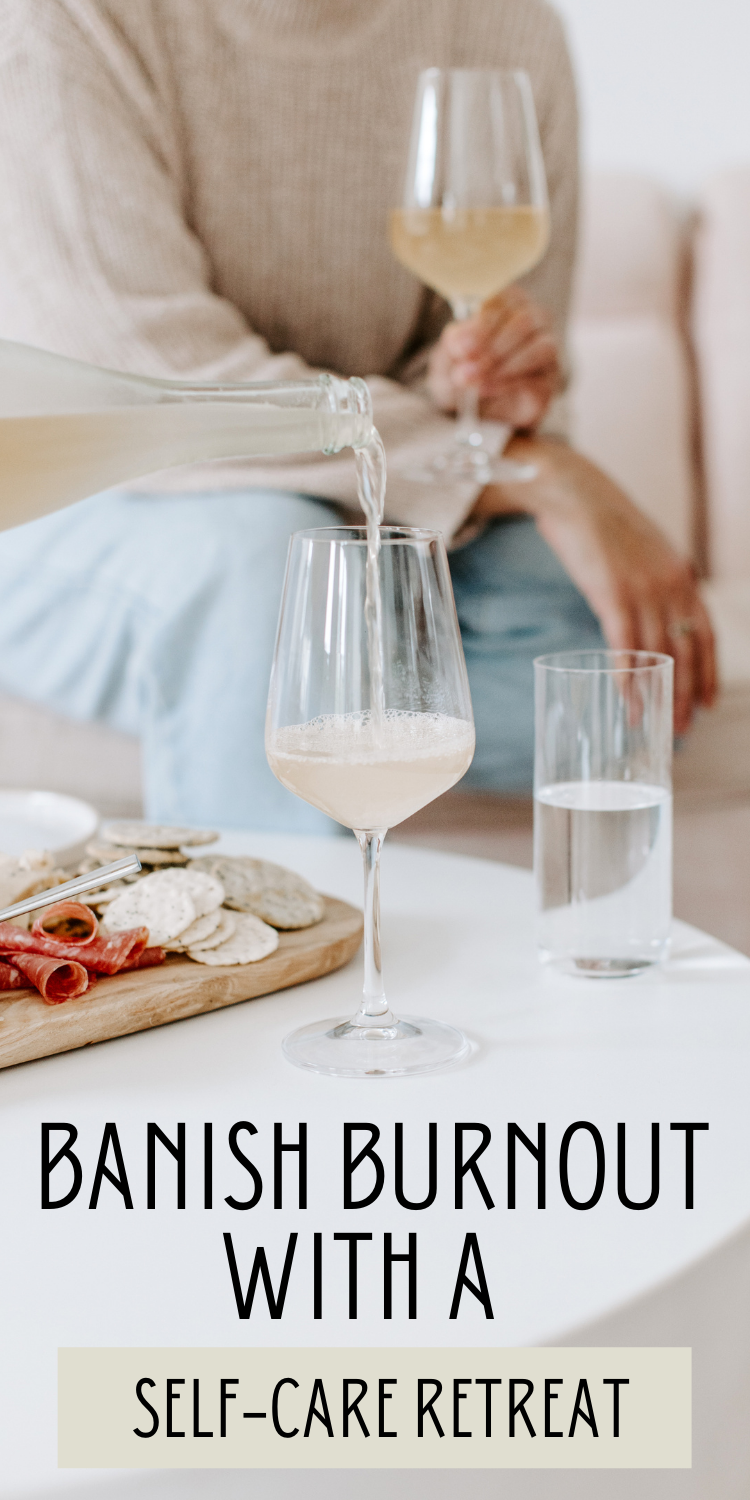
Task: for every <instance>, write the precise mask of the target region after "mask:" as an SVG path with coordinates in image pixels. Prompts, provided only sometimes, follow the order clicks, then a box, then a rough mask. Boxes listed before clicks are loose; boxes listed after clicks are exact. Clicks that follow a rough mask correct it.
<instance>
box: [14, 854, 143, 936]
mask: <svg viewBox="0 0 750 1500" xmlns="http://www.w3.org/2000/svg"><path fill="white" fill-rule="evenodd" d="M141 868H142V866H141V862H140V860H139V859H138V857H137V855H135V854H128V855H127V857H126V858H125V859H116V860H114V862H113V863H112V864H111V865H100V866H99V869H98V870H89V872H88V874H87V875H76V877H75V879H73V880H66V881H65V884H64V885H53V886H51V887H50V889H49V890H48V891H37V893H36V895H35V896H27V897H26V899H25V900H24V901H17V902H16V904H15V906H6V907H5V908H4V909H3V910H2V911H0V922H10V921H12V920H13V918H14V917H22V916H23V915H24V913H25V912H27V911H38V910H39V907H40V906H52V905H54V903H55V902H56V901H71V900H74V899H75V897H76V896H83V895H84V894H85V893H86V891H98V889H99V887H100V886H102V885H109V883H110V881H111V880H121V879H122V878H123V876H125V875H138V874H139V872H140V870H141Z"/></svg>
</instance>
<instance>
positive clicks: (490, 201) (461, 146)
mask: <svg viewBox="0 0 750 1500" xmlns="http://www.w3.org/2000/svg"><path fill="white" fill-rule="evenodd" d="M549 233H550V220H549V204H548V198H547V184H546V178H545V171H544V159H543V156H542V148H541V144H540V140H539V130H538V126H537V120H536V113H535V110H534V98H533V94H532V90H531V83H530V80H529V77H528V74H527V73H525V72H523V70H521V69H515V70H513V71H503V70H500V69H491V68H445V69H443V68H427V69H426V70H425V71H424V72H422V73H420V75H419V81H418V84H417V95H416V101H415V105H414V117H413V124H412V132H411V141H410V147H409V160H408V166H407V171H406V179H405V184H404V192H403V199H402V205H401V207H400V208H398V209H394V210H393V212H392V213H391V220H390V238H391V248H392V249H393V252H394V255H395V256H396V258H397V259H398V260H399V261H400V262H401V264H402V265H404V266H405V267H406V268H407V270H409V271H412V272H414V274H415V275H417V276H419V278H420V279H421V280H422V281H424V282H425V283H426V284H427V285H428V286H430V287H432V289H433V291H436V292H439V293H440V295H441V296H443V297H444V298H445V299H446V301H447V302H449V303H450V306H451V309H452V311H453V315H454V317H455V318H456V319H458V320H459V321H463V320H465V319H467V318H469V317H471V316H472V315H473V314H474V313H475V312H477V311H478V309H479V307H480V306H481V304H482V302H483V301H485V300H486V299H487V298H488V297H491V296H493V295H494V294H496V293H497V292H501V291H503V290H504V289H505V288H506V287H508V286H510V284H511V282H513V281H515V280H517V278H518V277H519V276H523V275H524V274H525V272H527V271H530V270H531V269H532V267H533V266H535V265H536V264H537V263H538V262H539V261H540V260H541V259H542V257H543V255H544V253H545V251H546V249H547V245H548V243H549ZM492 425H493V426H494V427H495V429H496V431H497V429H498V428H499V424H492ZM489 426H490V424H481V423H480V421H479V412H478V393H477V391H476V389H475V388H469V389H468V390H467V391H466V393H465V395H464V401H463V406H462V410H461V412H460V414H459V424H458V432H457V438H456V442H455V444H454V447H453V450H452V451H450V452H449V453H447V454H440V455H438V457H437V459H436V460H435V462H434V464H433V466H432V469H428V470H427V471H424V472H422V473H420V475H419V476H415V477H419V478H422V479H424V480H430V479H431V480H432V481H433V482H434V481H435V480H440V479H442V480H445V478H446V477H454V478H472V479H478V480H480V481H481V482H482V483H485V484H486V483H490V482H491V481H492V480H493V479H506V480H510V479H521V478H528V477H531V476H530V475H529V473H528V472H527V467H528V466H521V465H518V464H511V463H509V462H508V461H507V460H500V461H496V460H495V454H494V448H493V446H492V445H491V444H490V443H488V441H487V437H488V432H487V429H488V428H489ZM501 432H502V430H501V429H500V433H501ZM495 446H496V445H495ZM446 471H447V473H446Z"/></svg>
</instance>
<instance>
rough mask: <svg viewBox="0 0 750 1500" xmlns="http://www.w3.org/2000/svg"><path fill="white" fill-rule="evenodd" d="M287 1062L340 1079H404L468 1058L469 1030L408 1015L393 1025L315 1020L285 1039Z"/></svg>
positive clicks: (284, 1051) (283, 1047) (310, 1071)
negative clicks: (413, 1074) (467, 1033)
mask: <svg viewBox="0 0 750 1500" xmlns="http://www.w3.org/2000/svg"><path fill="white" fill-rule="evenodd" d="M281 1050H282V1052H283V1053H284V1056H285V1058H286V1059H287V1062H290V1063H293V1064H294V1066H295V1068H306V1069H307V1071H308V1072H309V1073H327V1074H331V1075H333V1076H334V1077H337V1078H402V1077H404V1076H405V1075H406V1074H411V1073H432V1072H435V1071H436V1070H437V1069H439V1068H447V1067H450V1066H452V1065H454V1064H455V1063H458V1062H462V1061H463V1059H464V1058H466V1057H468V1055H469V1051H470V1047H469V1043H468V1041H467V1040H466V1037H465V1036H464V1034H463V1032H461V1031H458V1030H457V1029H456V1027H455V1026H446V1025H445V1024H444V1023H443V1022H442V1021H425V1020H422V1019H421V1018H420V1017H417V1016H409V1017H403V1018H402V1019H401V1020H399V1021H396V1022H395V1023H394V1024H393V1025H392V1026H385V1027H378V1026H372V1027H370V1026H367V1027H365V1026H355V1025H353V1024H352V1022H351V1020H329V1021H315V1022H313V1024H312V1025H311V1026H301V1027H300V1029H299V1030H298V1031H292V1032H290V1034H289V1036H288V1037H285V1039H284V1041H283V1043H282V1048H281Z"/></svg>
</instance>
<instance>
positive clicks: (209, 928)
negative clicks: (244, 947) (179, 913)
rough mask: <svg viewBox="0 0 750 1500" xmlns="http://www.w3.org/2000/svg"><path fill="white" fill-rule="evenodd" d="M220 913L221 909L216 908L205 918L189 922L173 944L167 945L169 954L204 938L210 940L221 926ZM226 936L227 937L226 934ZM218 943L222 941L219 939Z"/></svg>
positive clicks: (197, 918)
mask: <svg viewBox="0 0 750 1500" xmlns="http://www.w3.org/2000/svg"><path fill="white" fill-rule="evenodd" d="M221 913H222V908H221V907H220V906H218V907H216V908H215V910H214V911H210V912H207V914H206V916H205V917H196V919H195V921H194V922H191V923H190V926H189V927H186V928H185V931H184V932H181V933H180V935H179V937H177V938H175V939H174V942H172V943H167V944H166V946H167V947H168V948H169V949H170V951H171V952H175V951H177V950H178V949H181V948H182V949H184V948H189V947H190V946H191V944H192V943H202V942H203V939H204V938H210V937H211V934H212V933H214V932H215V931H216V928H217V927H220V926H221ZM227 936H229V934H228V933H227ZM219 941H220V942H221V941H222V939H221V938H220V939H219Z"/></svg>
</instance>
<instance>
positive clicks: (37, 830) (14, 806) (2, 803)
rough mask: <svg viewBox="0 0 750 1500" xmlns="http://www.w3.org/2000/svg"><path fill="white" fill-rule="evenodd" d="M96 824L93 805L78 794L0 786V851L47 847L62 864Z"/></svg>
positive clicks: (10, 851) (81, 846) (72, 855)
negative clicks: (2, 787)
mask: <svg viewBox="0 0 750 1500" xmlns="http://www.w3.org/2000/svg"><path fill="white" fill-rule="evenodd" d="M98 826H99V814H98V812H97V811H96V808H95V807H92V806H91V804H90V803H89V802H81V801H80V800H79V799H78V797H65V796H63V794H62V793H61V792H13V791H3V790H0V854H23V853H24V850H26V849H39V850H43V849H49V850H50V851H51V852H52V853H53V854H55V855H56V856H57V858H58V860H59V862H60V864H65V863H66V862H67V861H68V860H72V859H74V858H75V857H76V855H77V854H79V853H82V852H83V846H84V844H85V843H86V842H87V840H88V839H90V838H92V836H93V835H94V834H95V833H96V830H97V828H98Z"/></svg>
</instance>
